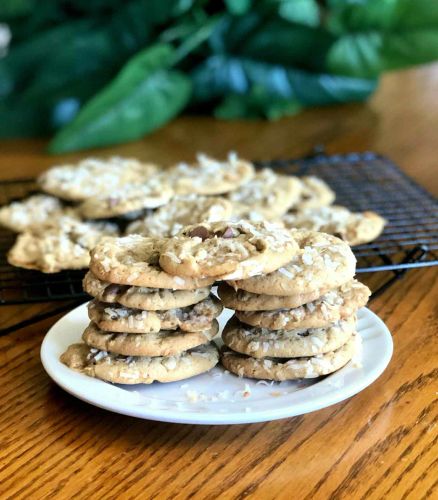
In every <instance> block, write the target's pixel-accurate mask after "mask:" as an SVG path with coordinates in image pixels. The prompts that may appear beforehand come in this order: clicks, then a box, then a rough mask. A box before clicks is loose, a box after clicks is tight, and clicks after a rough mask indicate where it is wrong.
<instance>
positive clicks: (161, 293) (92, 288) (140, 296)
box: [83, 271, 211, 311]
mask: <svg viewBox="0 0 438 500" xmlns="http://www.w3.org/2000/svg"><path fill="white" fill-rule="evenodd" d="M83 286H84V290H85V291H86V292H87V293H88V294H90V295H91V296H92V297H95V298H96V299H99V300H101V301H102V302H107V303H109V304H113V303H116V302H117V303H119V304H122V305H124V306H126V307H131V308H133V309H143V310H146V311H159V310H163V309H175V308H177V307H186V306H191V305H193V304H197V303H198V302H201V300H204V299H205V298H207V297H208V295H209V294H210V290H211V288H210V287H208V286H207V287H204V288H197V289H196V290H166V289H164V288H146V287H139V286H129V285H117V284H114V283H107V282H106V281H102V280H100V279H99V278H97V277H96V276H94V275H93V273H92V272H91V271H89V272H88V273H87V274H86V275H85V278H84V280H83Z"/></svg>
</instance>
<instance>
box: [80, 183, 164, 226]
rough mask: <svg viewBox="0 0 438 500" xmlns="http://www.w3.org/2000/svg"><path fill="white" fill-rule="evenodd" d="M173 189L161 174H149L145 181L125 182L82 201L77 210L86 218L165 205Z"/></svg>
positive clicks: (107, 216)
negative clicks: (109, 190)
mask: <svg viewBox="0 0 438 500" xmlns="http://www.w3.org/2000/svg"><path fill="white" fill-rule="evenodd" d="M172 196H173V190H172V188H171V187H170V185H169V184H168V183H167V181H166V180H165V177H164V176H163V175H151V176H149V178H148V179H147V181H143V182H139V183H135V184H125V185H123V186H121V187H119V188H117V189H114V190H112V191H111V192H110V193H104V194H101V195H96V196H93V197H92V198H88V199H87V200H85V201H83V202H82V203H81V204H80V205H79V207H78V210H79V212H80V213H81V214H82V216H83V217H86V218H87V219H100V218H109V217H117V216H119V215H124V214H129V213H131V212H137V211H138V210H143V209H146V208H157V207H160V206H161V205H165V204H166V203H167V202H168V201H169V200H170V199H171V197H172Z"/></svg>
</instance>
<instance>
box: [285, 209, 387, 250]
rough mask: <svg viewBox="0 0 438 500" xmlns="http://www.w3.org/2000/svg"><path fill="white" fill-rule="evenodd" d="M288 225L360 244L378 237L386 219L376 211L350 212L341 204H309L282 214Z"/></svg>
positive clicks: (352, 243) (349, 242)
mask: <svg viewBox="0 0 438 500" xmlns="http://www.w3.org/2000/svg"><path fill="white" fill-rule="evenodd" d="M282 220H283V222H284V224H285V226H286V227H288V228H303V229H311V230H314V231H322V232H323V233H328V234H333V235H334V236H337V237H338V238H341V239H342V240H344V241H346V242H347V243H348V244H349V245H351V246H354V245H361V244H363V243H368V242H370V241H373V240H375V239H376V238H377V237H378V236H379V235H380V233H381V232H382V231H383V228H384V227H385V224H386V221H385V219H384V218H383V217H380V215H378V214H376V213H375V212H350V210H348V208H345V207H341V206H339V205H331V206H328V207H316V208H306V209H304V210H300V211H298V212H295V213H287V214H285V215H284V216H283V219H282Z"/></svg>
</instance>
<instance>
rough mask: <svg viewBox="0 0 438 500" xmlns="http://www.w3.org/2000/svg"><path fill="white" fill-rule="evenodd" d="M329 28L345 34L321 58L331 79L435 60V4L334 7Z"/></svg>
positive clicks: (372, 0) (401, 1)
mask: <svg viewBox="0 0 438 500" xmlns="http://www.w3.org/2000/svg"><path fill="white" fill-rule="evenodd" d="M329 25H330V26H331V28H332V30H336V31H338V32H342V31H344V32H345V31H347V30H349V32H348V33H346V34H344V35H342V36H341V37H340V38H339V39H338V40H337V41H336V42H335V43H334V44H333V45H332V46H331V48H330V50H329V53H328V55H327V68H328V69H329V71H332V72H333V73H336V74H342V75H348V76H356V77H361V78H371V77H375V76H378V75H379V74H380V73H381V72H383V71H386V70H391V69H398V68H403V67H406V66H412V65H415V64H423V63H427V62H430V61H434V60H436V59H438V30H437V26H438V2H429V1H428V2H425V1H423V0H415V1H414V0H391V1H389V0H369V1H368V2H361V3H354V4H353V3H352V2H351V1H346V2H344V4H340V5H339V6H337V7H336V8H334V10H333V12H332V15H331V18H330V20H329Z"/></svg>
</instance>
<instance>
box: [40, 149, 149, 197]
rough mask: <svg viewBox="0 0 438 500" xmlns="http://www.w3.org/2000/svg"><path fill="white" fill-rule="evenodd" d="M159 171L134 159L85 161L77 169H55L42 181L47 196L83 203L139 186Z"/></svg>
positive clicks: (93, 159) (92, 159) (68, 166)
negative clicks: (138, 183) (117, 190)
mask: <svg viewBox="0 0 438 500" xmlns="http://www.w3.org/2000/svg"><path fill="white" fill-rule="evenodd" d="M156 171H157V167H156V166H155V165H151V164H149V163H142V162H140V161H138V160H136V159H133V158H121V157H117V156H113V157H111V158H107V159H99V158H85V159H84V160H82V161H80V162H79V163H77V164H76V165H62V166H55V167H52V168H50V169H49V170H47V171H46V172H44V173H43V174H41V175H40V176H39V177H38V184H39V186H40V187H41V189H42V190H43V191H45V192H46V193H50V194H53V195H55V196H58V197H59V198H62V199H64V200H71V201H83V200H86V199H88V198H92V197H93V196H101V195H102V194H103V193H111V192H112V191H114V190H116V189H119V188H120V187H121V186H123V185H124V184H130V183H137V182H141V181H143V180H145V179H147V178H148V177H149V176H150V175H151V174H153V173H155V172H156Z"/></svg>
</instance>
